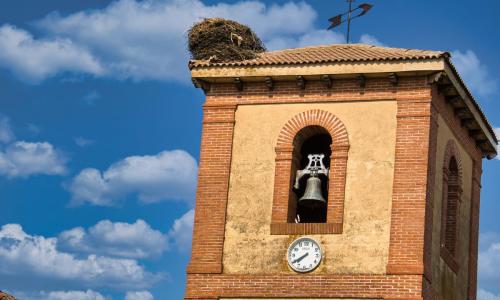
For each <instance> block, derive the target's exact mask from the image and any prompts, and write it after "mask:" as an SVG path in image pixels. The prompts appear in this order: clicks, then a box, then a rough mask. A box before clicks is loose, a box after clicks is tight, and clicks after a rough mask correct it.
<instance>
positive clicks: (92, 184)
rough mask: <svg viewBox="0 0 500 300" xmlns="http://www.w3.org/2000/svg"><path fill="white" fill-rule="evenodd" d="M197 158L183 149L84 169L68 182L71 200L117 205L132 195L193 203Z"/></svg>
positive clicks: (77, 202) (76, 202) (147, 200)
mask: <svg viewBox="0 0 500 300" xmlns="http://www.w3.org/2000/svg"><path fill="white" fill-rule="evenodd" d="M196 175H197V163H196V160H195V159H194V158H193V157H192V156H191V155H189V154H188V153H187V152H185V151H183V150H173V151H163V152H160V153H158V154H156V155H145V156H130V157H127V158H125V159H123V160H121V161H118V162H116V163H114V164H112V165H111V166H110V167H109V168H108V169H107V170H106V171H103V172H101V171H99V170H97V169H93V168H88V169H84V170H82V171H81V172H80V173H79V174H78V175H77V176H76V177H75V178H73V180H72V181H71V182H70V183H69V184H68V185H67V189H68V190H69V191H70V193H71V194H72V204H74V205H77V204H83V203H85V202H88V203H90V204H93V205H103V206H110V205H114V204H116V203H117V202H119V201H120V200H122V199H123V198H125V197H127V196H129V195H138V198H139V200H140V201H142V202H144V203H152V202H158V201H163V200H172V199H173V200H183V201H186V202H188V203H191V202H192V201H193V198H194V193H195V188H196Z"/></svg>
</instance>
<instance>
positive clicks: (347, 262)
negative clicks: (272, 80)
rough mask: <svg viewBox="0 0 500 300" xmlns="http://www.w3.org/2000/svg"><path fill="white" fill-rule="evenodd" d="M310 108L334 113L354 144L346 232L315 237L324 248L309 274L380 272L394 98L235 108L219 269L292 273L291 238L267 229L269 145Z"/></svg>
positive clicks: (387, 227) (390, 176) (384, 248)
mask: <svg viewBox="0 0 500 300" xmlns="http://www.w3.org/2000/svg"><path fill="white" fill-rule="evenodd" d="M310 109H322V110H325V111H329V112H331V113H332V114H334V115H336V116H337V117H338V118H339V119H340V120H341V121H342V122H343V123H344V125H345V126H346V128H347V131H348V134H349V140H350V144H351V147H350V150H349V161H348V166H347V168H348V169H347V178H346V197H345V210H344V216H345V218H344V233H343V234H333V235H315V236H313V237H314V238H316V239H317V240H318V241H319V242H320V243H321V245H322V247H323V250H324V252H325V253H324V259H323V261H322V263H321V265H320V266H319V267H318V268H317V269H316V270H315V271H314V273H384V272H385V267H386V264H387V256H388V247H389V230H390V207H391V206H390V205H391V198H392V182H393V173H394V170H393V169H394V156H395V153H394V152H395V140H396V102H395V101H394V100H387V101H374V102H335V103H321V104H280V105H240V106H238V109H237V111H236V123H235V131H234V143H233V156H232V163H231V177H230V187H229V197H228V199H229V200H228V206H227V223H226V233H225V242H224V253H223V267H224V269H223V270H224V273H238V274H244V273H253V274H255V273H280V272H281V273H290V272H292V271H291V270H290V269H289V267H288V265H287V263H286V259H285V253H286V250H287V248H288V246H289V244H290V243H291V242H292V241H293V240H294V239H295V238H296V236H286V235H270V229H269V226H270V222H271V208H272V200H273V181H274V159H275V150H274V147H275V145H276V140H277V138H278V135H279V133H280V131H281V129H282V127H283V126H284V125H285V123H286V122H287V121H288V120H289V119H291V118H292V117H294V116H295V115H297V114H299V113H301V112H304V111H307V110H310ZM333 172H334V170H333ZM283 176H289V174H283Z"/></svg>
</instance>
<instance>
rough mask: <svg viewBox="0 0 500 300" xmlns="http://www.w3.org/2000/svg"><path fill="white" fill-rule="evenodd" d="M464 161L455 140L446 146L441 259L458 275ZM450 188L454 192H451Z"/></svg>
mask: <svg viewBox="0 0 500 300" xmlns="http://www.w3.org/2000/svg"><path fill="white" fill-rule="evenodd" d="M452 159H455V162H456V165H457V174H456V178H454V177H452V174H451V171H450V163H451V161H452ZM462 172H463V170H462V160H461V158H460V152H459V150H458V146H457V144H456V142H455V141H454V140H449V141H448V143H447V144H446V148H445V153H444V161H443V181H442V182H443V184H442V189H443V196H442V200H441V201H442V203H441V204H442V205H441V243H440V244H441V247H440V248H441V251H440V252H441V257H442V258H443V260H444V261H445V262H446V263H447V264H448V266H449V267H450V268H451V269H452V270H453V271H454V272H455V273H456V272H457V271H458V268H459V265H458V261H457V255H458V251H459V249H458V247H459V244H460V243H459V242H458V238H459V236H460V233H459V228H460V224H459V223H458V221H459V220H460V218H459V216H460V202H461V201H460V199H461V195H462ZM450 187H451V188H452V190H451V191H450ZM449 226H452V228H451V229H452V230H451V231H452V232H453V233H452V235H451V236H450V235H449V230H450V228H449Z"/></svg>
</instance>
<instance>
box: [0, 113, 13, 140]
mask: <svg viewBox="0 0 500 300" xmlns="http://www.w3.org/2000/svg"><path fill="white" fill-rule="evenodd" d="M13 139H14V133H13V132H12V129H11V127H10V121H9V118H7V117H5V116H2V115H0V143H9V142H11V141H12V140H13Z"/></svg>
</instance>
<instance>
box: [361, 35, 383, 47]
mask: <svg viewBox="0 0 500 300" xmlns="http://www.w3.org/2000/svg"><path fill="white" fill-rule="evenodd" d="M359 42H360V43H362V44H368V45H373V46H381V47H385V46H386V45H385V44H384V43H382V42H380V41H379V40H378V39H377V38H376V37H374V36H373V35H369V34H362V35H361V37H360V38H359Z"/></svg>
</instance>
